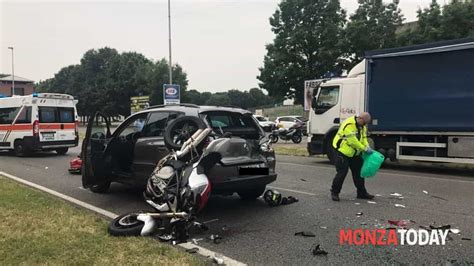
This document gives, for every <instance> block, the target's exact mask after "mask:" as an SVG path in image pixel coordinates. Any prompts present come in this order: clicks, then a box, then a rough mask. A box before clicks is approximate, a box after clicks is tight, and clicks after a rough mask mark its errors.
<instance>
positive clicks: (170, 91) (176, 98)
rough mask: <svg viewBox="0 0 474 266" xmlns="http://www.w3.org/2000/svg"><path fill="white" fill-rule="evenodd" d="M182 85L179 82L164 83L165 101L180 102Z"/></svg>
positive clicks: (166, 102)
mask: <svg viewBox="0 0 474 266" xmlns="http://www.w3.org/2000/svg"><path fill="white" fill-rule="evenodd" d="M180 96H181V95H180V86H179V85H177V84H164V85H163V103H164V104H165V105H167V104H179V103H180V102H181V101H180V98H181V97H180Z"/></svg>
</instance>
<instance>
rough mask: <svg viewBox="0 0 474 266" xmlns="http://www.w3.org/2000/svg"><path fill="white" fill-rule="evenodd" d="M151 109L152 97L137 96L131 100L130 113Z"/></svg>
mask: <svg viewBox="0 0 474 266" xmlns="http://www.w3.org/2000/svg"><path fill="white" fill-rule="evenodd" d="M148 107H150V96H135V97H131V98H130V113H132V114H133V113H136V112H139V111H141V110H144V109H146V108H148Z"/></svg>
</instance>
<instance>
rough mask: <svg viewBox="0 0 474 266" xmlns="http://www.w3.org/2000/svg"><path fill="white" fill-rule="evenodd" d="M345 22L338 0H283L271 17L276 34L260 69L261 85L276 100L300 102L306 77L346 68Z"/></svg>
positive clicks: (320, 75) (344, 15)
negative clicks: (344, 56) (344, 54)
mask: <svg viewBox="0 0 474 266" xmlns="http://www.w3.org/2000/svg"><path fill="white" fill-rule="evenodd" d="M345 22H346V12H345V11H344V10H343V9H341V6H340V3H339V0H319V1H308V0H283V1H282V2H281V3H280V4H279V5H278V8H277V10H276V11H275V13H274V14H273V16H272V17H271V18H270V25H271V27H272V31H273V32H274V33H275V35H276V36H275V39H274V40H273V43H271V44H269V45H267V47H266V49H267V54H266V55H265V57H264V62H263V67H262V68H260V69H259V70H260V75H259V76H258V77H257V78H258V79H259V80H260V81H261V83H260V84H259V86H260V88H262V89H265V90H266V91H268V94H269V95H270V96H271V97H273V98H274V99H276V100H278V101H281V100H283V99H284V98H285V97H290V98H295V101H296V103H301V102H303V90H304V81H305V80H307V79H314V78H319V77H322V76H323V75H324V74H325V73H327V72H337V73H340V72H341V71H342V70H343V69H344V68H345V65H346V64H347V62H346V60H344V59H343V52H344V49H343V48H344V31H343V30H344V25H345Z"/></svg>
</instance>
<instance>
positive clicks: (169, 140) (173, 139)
mask: <svg viewBox="0 0 474 266" xmlns="http://www.w3.org/2000/svg"><path fill="white" fill-rule="evenodd" d="M205 127H206V125H205V124H204V122H203V121H202V120H201V119H200V118H198V117H195V116H182V117H180V118H177V119H175V120H174V121H173V122H171V124H170V125H169V126H167V127H166V131H165V134H164V141H165V145H166V148H168V149H169V150H175V151H176V150H180V149H181V146H183V144H184V142H185V141H186V140H188V139H189V138H190V137H191V136H192V135H193V134H194V133H195V132H196V131H197V130H198V129H204V128H205Z"/></svg>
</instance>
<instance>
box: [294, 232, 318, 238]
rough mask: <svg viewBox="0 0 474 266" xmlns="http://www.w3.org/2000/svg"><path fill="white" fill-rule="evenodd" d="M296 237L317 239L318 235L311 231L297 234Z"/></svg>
mask: <svg viewBox="0 0 474 266" xmlns="http://www.w3.org/2000/svg"><path fill="white" fill-rule="evenodd" d="M295 236H305V237H316V235H315V234H314V233H313V232H311V231H301V232H296V233H295Z"/></svg>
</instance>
